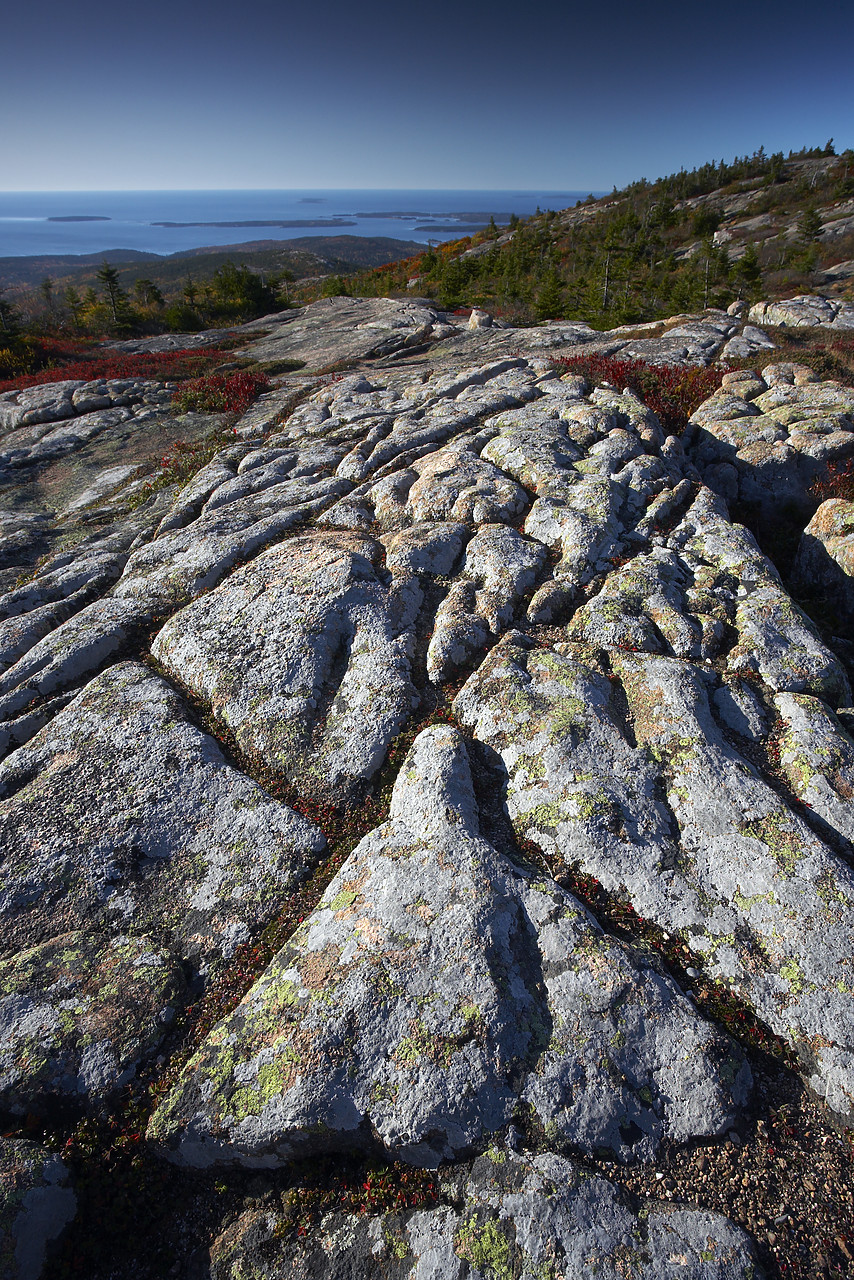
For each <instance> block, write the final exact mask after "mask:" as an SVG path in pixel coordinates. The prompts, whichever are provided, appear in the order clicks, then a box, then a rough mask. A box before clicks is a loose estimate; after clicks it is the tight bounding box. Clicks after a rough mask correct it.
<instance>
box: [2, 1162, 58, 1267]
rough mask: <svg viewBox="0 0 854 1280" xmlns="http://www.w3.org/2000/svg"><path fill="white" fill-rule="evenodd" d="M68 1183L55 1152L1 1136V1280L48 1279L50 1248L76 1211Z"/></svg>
mask: <svg viewBox="0 0 854 1280" xmlns="http://www.w3.org/2000/svg"><path fill="white" fill-rule="evenodd" d="M69 1183H70V1179H69V1175H68V1170H67V1169H66V1167H65V1165H64V1164H63V1162H62V1160H61V1159H60V1157H59V1156H58V1155H57V1154H56V1153H55V1152H53V1151H46V1150H45V1149H44V1148H43V1147H39V1146H37V1145H36V1144H35V1143H33V1142H26V1141H24V1140H23V1139H19V1138H18V1139H10V1138H0V1280H48V1277H49V1274H50V1273H49V1271H48V1269H47V1262H48V1261H49V1256H50V1252H51V1248H52V1246H53V1245H55V1244H56V1242H57V1241H58V1240H59V1238H60V1237H61V1235H62V1233H63V1231H64V1230H65V1228H66V1227H67V1226H68V1224H69V1223H70V1222H71V1221H72V1219H73V1218H74V1215H75V1213H76V1212H77V1197H76V1195H75V1194H74V1191H73V1190H72V1188H71V1186H70V1185H69Z"/></svg>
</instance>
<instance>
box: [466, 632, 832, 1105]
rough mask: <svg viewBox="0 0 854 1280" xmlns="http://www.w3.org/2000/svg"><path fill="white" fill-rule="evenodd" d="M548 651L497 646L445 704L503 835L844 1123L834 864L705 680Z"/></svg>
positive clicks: (583, 653)
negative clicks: (742, 1025) (662, 936)
mask: <svg viewBox="0 0 854 1280" xmlns="http://www.w3.org/2000/svg"><path fill="white" fill-rule="evenodd" d="M562 650H563V651H562V652H556V651H553V650H539V649H531V648H528V647H526V643H525V642H524V640H523V639H522V638H521V637H514V636H513V635H511V636H508V637H506V638H505V639H504V640H503V641H502V642H501V643H500V644H499V645H498V646H497V647H496V648H495V649H494V650H493V651H492V653H491V654H490V655H489V656H488V658H487V659H486V661H485V662H484V663H483V665H482V666H481V667H480V669H479V670H478V672H477V673H476V674H475V675H474V676H472V677H470V679H469V681H468V682H467V684H466V685H465V686H464V687H463V689H462V691H461V692H460V694H459V695H458V697H457V699H456V701H455V704H454V706H455V710H456V712H457V714H458V716H459V717H460V719H461V720H462V721H463V723H464V724H467V725H468V726H470V727H471V728H472V729H473V731H474V733H475V736H476V737H477V738H479V739H480V740H481V741H483V742H485V743H487V744H488V745H489V746H490V747H492V748H493V749H494V750H496V751H497V752H498V753H499V754H500V755H501V757H502V759H503V761H504V764H505V766H506V769H507V773H508V793H507V803H508V807H509V810H510V814H511V817H512V820H513V823H514V826H515V827H516V829H517V831H518V832H519V834H520V835H521V836H524V837H526V838H528V839H531V840H533V841H535V842H536V843H538V844H539V845H540V846H541V847H542V848H543V849H544V850H545V851H546V852H547V853H548V854H549V855H550V856H551V857H553V858H556V859H563V860H564V861H565V862H566V863H567V865H570V866H571V865H574V864H580V865H581V867H582V868H583V869H584V870H585V871H587V872H588V873H590V874H592V875H594V876H596V877H597V878H598V879H599V880H600V881H601V882H602V883H603V884H604V885H605V886H606V887H607V888H609V889H611V890H612V891H614V892H616V893H618V894H620V895H627V896H628V897H629V898H630V900H631V902H632V903H633V905H634V907H635V910H636V911H637V912H638V914H639V915H640V916H642V917H644V918H648V919H652V920H655V921H656V922H657V923H658V924H659V925H660V926H661V927H662V928H663V929H665V930H666V931H668V932H673V933H679V934H680V935H681V936H683V937H684V938H685V939H686V940H687V942H688V943H689V945H690V946H691V948H692V949H693V951H694V952H695V953H696V954H698V955H699V956H701V957H702V961H703V964H704V966H705V968H706V970H707V972H708V973H709V974H710V976H713V977H715V978H717V979H718V980H720V981H723V982H725V983H727V984H728V985H731V986H732V987H733V988H734V989H735V990H736V991H738V992H740V993H741V994H742V996H743V997H744V998H745V999H746V1000H748V1001H749V1002H750V1003H751V1004H752V1005H753V1007H754V1008H755V1010H756V1011H757V1013H758V1014H759V1016H760V1017H761V1018H762V1019H763V1020H764V1021H765V1022H767V1023H768V1024H769V1025H770V1026H771V1027H772V1028H773V1029H774V1030H775V1031H776V1032H777V1034H778V1035H780V1036H781V1037H783V1038H784V1039H788V1040H789V1042H790V1043H791V1044H792V1045H793V1047H794V1048H795V1049H796V1050H797V1051H798V1052H799V1053H800V1055H801V1057H802V1060H803V1062H804V1066H805V1069H806V1070H807V1072H808V1074H809V1076H810V1081H811V1083H812V1084H813V1087H814V1088H816V1090H817V1091H819V1092H820V1093H821V1094H822V1096H826V1098H827V1101H828V1104H829V1105H830V1106H831V1107H833V1108H834V1109H835V1110H837V1111H839V1112H840V1113H842V1114H849V1113H851V1112H852V1110H854V1014H852V1002H851V989H852V987H854V982H852V976H843V974H845V975H850V971H851V966H852V961H851V957H852V954H854V877H852V875H851V871H850V869H849V868H848V866H847V865H846V864H845V863H844V862H842V861H841V860H840V859H839V858H838V857H836V856H835V855H834V854H833V853H832V852H831V850H830V849H829V848H827V847H826V846H825V845H824V844H822V842H821V841H820V840H819V839H818V838H817V837H816V836H815V835H814V834H813V832H812V831H811V830H810V828H809V827H808V826H807V825H806V824H805V822H804V821H803V819H802V818H801V817H800V816H799V815H798V814H796V813H795V812H793V811H792V810H791V809H790V808H788V807H787V806H786V805H785V803H784V802H783V801H782V800H781V798H780V797H779V796H778V794H777V793H776V792H775V791H774V790H772V788H771V787H769V786H768V784H767V783H765V782H763V781H762V780H761V779H760V778H759V777H758V776H757V774H756V771H755V770H754V769H753V768H752V767H751V766H750V765H749V764H748V763H747V761H746V760H745V759H743V758H742V757H740V756H739V754H738V753H737V752H736V750H735V749H734V748H733V747H732V746H731V745H730V743H729V742H728V741H727V740H726V739H725V738H724V737H723V735H722V734H721V731H720V729H719V728H718V727H717V724H716V722H715V720H714V718H713V716H712V714H711V710H710V707H709V695H710V693H712V692H713V690H714V687H715V685H716V684H717V678H716V677H715V675H714V674H713V673H711V672H709V671H708V670H704V669H703V668H701V667H695V666H693V665H691V664H690V663H688V662H684V661H678V660H677V659H674V658H668V657H662V656H657V655H654V654H647V653H637V654H631V653H626V652H620V651H615V650H612V651H611V652H610V654H609V659H610V669H609V671H608V672H607V673H606V672H605V671H604V670H603V669H602V668H601V666H600V665H599V664H598V663H597V661H596V660H595V658H594V657H593V654H592V653H591V651H590V650H588V649H586V648H584V647H573V646H562ZM624 698H625V699H626V700H627V701H626V702H624V701H623V699H624ZM818 936H821V938H822V945H821V947H820V948H818V947H816V946H815V939H816V937H818Z"/></svg>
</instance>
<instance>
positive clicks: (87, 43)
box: [0, 0, 854, 191]
mask: <svg viewBox="0 0 854 1280" xmlns="http://www.w3.org/2000/svg"><path fill="white" fill-rule="evenodd" d="M3 44H4V52H5V56H4V58H3V74H2V77H0V120H2V121H3V122H4V123H3V126H2V129H0V190H6V191H20V190H108V189H137V188H150V189H158V188H170V187H171V188H218V187H233V188H277V187H285V188H287V187H324V188H326V187H415V188H427V187H463V188H515V189H526V188H552V189H569V190H575V189H590V190H600V189H610V188H611V187H612V186H613V185H614V184H616V185H618V186H620V185H623V184H624V183H626V182H628V181H631V180H632V179H634V178H639V177H644V176H645V177H650V178H653V177H656V176H659V175H660V174H662V173H666V172H671V171H672V170H674V169H678V168H679V167H680V166H681V165H683V164H684V165H685V166H686V167H687V168H691V167H692V166H693V165H695V164H698V163H702V162H703V161H705V160H707V159H712V158H714V159H720V158H721V157H724V158H726V159H731V158H732V157H733V156H734V155H736V154H739V155H740V154H743V153H745V152H750V151H753V150H754V149H755V148H757V147H758V146H760V145H764V147H765V148H766V150H768V151H774V150H780V149H783V150H786V151H788V149H789V148H790V147H792V148H798V147H800V146H803V145H809V146H816V145H818V146H820V145H823V144H824V142H825V141H826V140H827V138H828V137H830V136H831V135H832V136H833V137H834V138H835V141H836V147H837V150H841V149H843V148H844V147H845V146H854V75H852V71H851V49H852V45H854V7H849V6H844V7H843V6H838V5H833V6H831V5H829V4H826V3H823V2H819V3H814V4H812V5H811V6H808V7H806V6H804V5H803V4H802V3H798V4H795V3H794V2H793V0H778V2H776V3H772V2H770V0H740V2H739V3H733V2H732V0H721V2H719V3H717V4H716V5H714V6H711V5H707V6H706V5H704V6H699V5H691V4H685V3H684V2H683V3H674V2H672V0H668V2H666V3H661V2H658V3H656V0H650V2H649V3H647V4H641V3H633V4H628V3H623V2H622V0H609V2H608V3H599V4H596V3H595V2H593V0H583V3H576V0H566V2H564V3H555V2H553V0H547V2H546V3H544V4H542V3H541V4H539V5H532V4H529V5H526V4H524V3H522V0H513V2H512V3H509V2H506V0H491V2H490V3H487V2H486V0H454V2H453V3H450V2H449V0H435V2H434V3H432V4H427V5H417V6H416V5H413V4H411V3H406V0H402V2H401V0H397V2H396V3H391V2H390V0H367V3H364V4H362V5H361V6H354V5H353V4H351V3H346V4H345V3H342V2H341V0H326V3H322V4H321V3H314V4H310V3H307V4H303V5H301V6H299V7H298V6H296V5H294V4H292V3H289V0H253V3H252V4H250V5H243V6H238V5H235V4H233V3H230V4H225V3H224V2H223V0H209V3H208V4H207V5H205V6H204V7H202V6H198V5H195V4H194V5H193V6H192V7H190V6H189V5H188V4H186V2H185V0H171V2H170V3H166V0H147V3H144V4H137V5H127V6H125V5H118V4H116V2H115V0H109V2H107V0H78V2H77V3H75V4H74V5H71V4H68V3H67V0H63V3H62V4H60V3H59V2H58V0H47V3H46V4H42V5H35V4H20V5H15V6H9V7H8V8H7V10H6V14H5V17H4V33H3Z"/></svg>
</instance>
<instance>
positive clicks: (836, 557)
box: [792, 498, 854, 620]
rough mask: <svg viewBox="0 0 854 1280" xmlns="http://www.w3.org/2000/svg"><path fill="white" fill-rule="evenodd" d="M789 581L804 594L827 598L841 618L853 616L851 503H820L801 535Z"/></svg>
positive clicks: (853, 518) (835, 500)
mask: <svg viewBox="0 0 854 1280" xmlns="http://www.w3.org/2000/svg"><path fill="white" fill-rule="evenodd" d="M792 583H793V586H794V588H795V590H798V591H801V592H803V593H804V594H805V595H807V596H812V597H816V596H825V597H827V598H828V599H830V600H831V601H832V602H833V606H834V608H835V609H836V610H837V611H838V612H839V613H840V614H841V616H842V617H843V618H844V619H846V620H849V619H852V618H854V502H848V501H847V500H846V499H844V498H829V499H828V500H827V501H826V502H822V504H821V506H820V507H819V508H818V510H817V511H816V513H815V515H814V516H813V518H812V519H811V520H810V522H809V524H808V525H807V527H806V528H805V529H804V531H803V533H802V534H801V540H800V542H799V544H798V550H797V554H796V556H795V562H794V564H793V566H792Z"/></svg>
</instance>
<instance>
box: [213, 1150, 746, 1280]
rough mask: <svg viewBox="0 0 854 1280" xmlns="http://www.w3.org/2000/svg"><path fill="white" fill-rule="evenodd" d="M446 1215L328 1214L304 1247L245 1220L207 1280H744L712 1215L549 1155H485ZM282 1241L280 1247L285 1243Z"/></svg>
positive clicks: (274, 1222)
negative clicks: (635, 1194)
mask: <svg viewBox="0 0 854 1280" xmlns="http://www.w3.org/2000/svg"><path fill="white" fill-rule="evenodd" d="M449 1191H450V1193H451V1196H452V1203H453V1207H451V1205H439V1206H437V1207H436V1208H434V1209H426V1210H418V1211H415V1212H411V1211H410V1212H405V1213H398V1214H391V1213H389V1214H384V1215H382V1216H377V1217H371V1216H365V1215H360V1216H357V1215H348V1214H344V1213H337V1214H336V1213H330V1214H328V1215H327V1216H326V1217H325V1218H324V1219H323V1222H322V1224H321V1227H320V1230H319V1231H317V1232H316V1233H313V1234H312V1236H310V1237H309V1238H308V1239H307V1240H299V1239H295V1238H294V1237H293V1235H292V1234H290V1233H289V1232H288V1231H287V1224H286V1223H281V1224H280V1222H279V1220H278V1219H277V1217H276V1215H275V1214H270V1213H266V1214H265V1213H264V1212H263V1211H258V1210H255V1211H249V1212H247V1213H246V1214H244V1215H242V1216H241V1217H240V1218H238V1219H237V1221H236V1222H235V1223H233V1224H232V1225H231V1226H230V1227H229V1228H228V1230H227V1231H226V1232H224V1233H223V1234H222V1235H221V1236H220V1237H219V1239H218V1240H217V1241H216V1242H215V1243H214V1245H213V1248H212V1249H211V1276H212V1280H274V1277H279V1276H283V1275H288V1276H289V1277H291V1278H292V1280H357V1277H358V1280H478V1278H479V1277H489V1280H509V1278H510V1277H511V1276H512V1277H518V1280H558V1278H559V1277H566V1278H567V1280H568V1278H569V1277H570V1276H571V1277H573V1280H625V1277H626V1276H628V1275H631V1276H632V1277H635V1278H636V1280H677V1278H679V1280H753V1278H754V1277H756V1276H757V1275H758V1274H759V1273H758V1271H757V1262H756V1255H755V1252H754V1249H753V1245H752V1243H751V1241H750V1240H749V1238H748V1237H747V1236H746V1235H745V1233H744V1232H743V1231H741V1230H740V1229H739V1228H738V1227H736V1226H735V1225H734V1224H733V1223H732V1222H730V1221H729V1220H728V1219H726V1218H724V1217H722V1216H721V1215H720V1214H717V1213H711V1212H709V1211H707V1210H701V1209H686V1208H675V1207H673V1206H669V1205H665V1204H656V1203H655V1202H654V1201H647V1202H645V1203H644V1204H643V1205H641V1206H639V1207H636V1206H635V1205H633V1204H632V1203H631V1202H630V1201H629V1199H628V1197H627V1196H626V1195H625V1193H624V1192H622V1191H620V1190H618V1189H617V1188H616V1187H615V1186H613V1184H611V1183H610V1182H608V1181H606V1179H604V1178H601V1177H596V1176H591V1175H590V1174H588V1173H587V1172H586V1171H584V1170H582V1169H580V1168H579V1167H577V1166H576V1165H574V1164H572V1163H571V1162H570V1161H568V1160H566V1159H563V1158H561V1157H560V1156H555V1155H543V1156H538V1157H536V1158H535V1159H527V1158H524V1157H520V1156H517V1155H514V1154H512V1153H509V1152H506V1151H503V1150H501V1149H498V1148H495V1149H493V1150H491V1151H490V1153H489V1154H488V1155H486V1156H482V1157H481V1158H480V1159H478V1160H476V1161H475V1162H474V1164H473V1165H472V1166H471V1167H470V1169H467V1170H464V1171H461V1174H460V1176H459V1177H458V1178H457V1179H455V1181H454V1184H452V1185H451V1187H450V1188H449ZM289 1235H290V1238H289Z"/></svg>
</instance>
